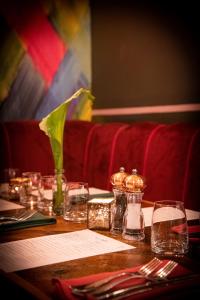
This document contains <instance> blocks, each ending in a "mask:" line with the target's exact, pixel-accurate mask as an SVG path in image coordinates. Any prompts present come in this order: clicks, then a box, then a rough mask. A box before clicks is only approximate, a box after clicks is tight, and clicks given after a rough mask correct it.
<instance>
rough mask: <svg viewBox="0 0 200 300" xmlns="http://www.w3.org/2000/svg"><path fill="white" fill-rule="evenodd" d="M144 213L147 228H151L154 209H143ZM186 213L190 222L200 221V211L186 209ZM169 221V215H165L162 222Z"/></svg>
mask: <svg viewBox="0 0 200 300" xmlns="http://www.w3.org/2000/svg"><path fill="white" fill-rule="evenodd" d="M142 211H143V214H144V224H145V227H147V226H151V220H152V213H153V207H145V208H142ZM185 212H186V216H187V220H188V221H189V220H196V219H199V217H200V212H199V211H195V210H190V209H186V210H185ZM167 220H169V217H168V216H167V214H163V218H162V221H167Z"/></svg>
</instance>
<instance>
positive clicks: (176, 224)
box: [151, 200, 188, 256]
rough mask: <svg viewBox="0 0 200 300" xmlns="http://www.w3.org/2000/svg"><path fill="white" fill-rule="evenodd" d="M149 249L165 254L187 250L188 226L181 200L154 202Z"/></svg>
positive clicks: (176, 254)
mask: <svg viewBox="0 0 200 300" xmlns="http://www.w3.org/2000/svg"><path fill="white" fill-rule="evenodd" d="M151 249H152V251H153V252H154V253H157V254H161V255H166V256H178V255H183V254H185V253H187V252H188V226H187V219H186V213H185V209H184V204H183V202H181V201H173V200H163V201H157V202H155V203H154V209H153V215H152V226H151Z"/></svg>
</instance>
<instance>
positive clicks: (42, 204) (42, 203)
mask: <svg viewBox="0 0 200 300" xmlns="http://www.w3.org/2000/svg"><path fill="white" fill-rule="evenodd" d="M53 184H54V175H44V176H42V177H41V197H39V199H38V202H37V207H38V209H39V210H42V211H43V212H48V213H51V212H52V206H53Z"/></svg>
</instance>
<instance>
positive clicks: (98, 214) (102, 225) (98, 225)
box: [87, 198, 113, 230]
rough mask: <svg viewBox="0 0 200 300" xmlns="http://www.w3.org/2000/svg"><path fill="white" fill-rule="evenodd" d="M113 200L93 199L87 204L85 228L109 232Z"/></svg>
mask: <svg viewBox="0 0 200 300" xmlns="http://www.w3.org/2000/svg"><path fill="white" fill-rule="evenodd" d="M112 203H113V198H94V199H92V200H89V201H88V203H87V227H88V228H89V229H93V230H110V228H111V206H112Z"/></svg>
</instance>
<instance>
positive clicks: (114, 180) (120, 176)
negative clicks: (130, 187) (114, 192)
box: [110, 167, 129, 190]
mask: <svg viewBox="0 0 200 300" xmlns="http://www.w3.org/2000/svg"><path fill="white" fill-rule="evenodd" d="M128 175H129V174H128V173H126V172H125V169H124V167H121V168H120V169H119V172H117V173H114V174H113V175H112V176H111V178H110V182H111V184H112V185H113V186H114V187H115V188H117V189H119V190H123V187H124V179H125V178H126V177H127V176H128Z"/></svg>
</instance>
